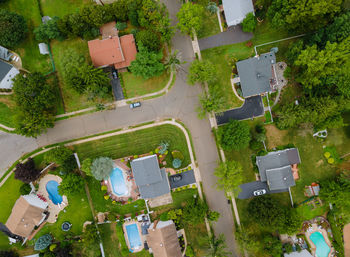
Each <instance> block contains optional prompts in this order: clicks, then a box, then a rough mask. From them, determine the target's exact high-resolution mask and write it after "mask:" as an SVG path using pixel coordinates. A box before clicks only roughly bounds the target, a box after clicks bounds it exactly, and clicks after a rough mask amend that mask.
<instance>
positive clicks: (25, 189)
mask: <svg viewBox="0 0 350 257" xmlns="http://www.w3.org/2000/svg"><path fill="white" fill-rule="evenodd" d="M31 191H32V187H31V186H30V185H29V184H23V185H21V187H20V188H19V192H20V193H21V195H27V194H29V193H30V192H31Z"/></svg>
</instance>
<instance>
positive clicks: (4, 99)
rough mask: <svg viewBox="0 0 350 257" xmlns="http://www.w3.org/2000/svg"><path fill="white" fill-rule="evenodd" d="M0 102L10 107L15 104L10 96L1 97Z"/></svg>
mask: <svg viewBox="0 0 350 257" xmlns="http://www.w3.org/2000/svg"><path fill="white" fill-rule="evenodd" d="M0 103H4V104H6V105H7V106H8V107H9V108H12V107H14V106H15V103H14V101H13V100H11V99H10V97H9V96H4V97H0Z"/></svg>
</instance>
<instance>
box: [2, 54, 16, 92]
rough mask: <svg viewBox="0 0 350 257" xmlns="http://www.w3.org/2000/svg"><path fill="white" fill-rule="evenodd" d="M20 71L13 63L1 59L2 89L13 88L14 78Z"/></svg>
mask: <svg viewBox="0 0 350 257" xmlns="http://www.w3.org/2000/svg"><path fill="white" fill-rule="evenodd" d="M18 73H19V70H17V69H16V68H15V67H13V66H12V65H11V64H9V63H7V62H4V61H2V60H0V89H1V88H3V89H11V88H12V86H13V82H12V79H13V78H14V77H15V76H16V75H17V74H18Z"/></svg>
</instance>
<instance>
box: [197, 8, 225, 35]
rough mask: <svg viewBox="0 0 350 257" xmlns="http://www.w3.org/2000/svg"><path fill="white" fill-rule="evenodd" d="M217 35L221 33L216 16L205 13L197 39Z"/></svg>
mask: <svg viewBox="0 0 350 257" xmlns="http://www.w3.org/2000/svg"><path fill="white" fill-rule="evenodd" d="M219 33H221V31H220V25H219V21H218V16H217V15H216V13H215V14H211V13H210V12H208V11H206V12H205V18H204V21H203V24H202V28H201V30H199V31H198V33H197V37H198V38H204V37H210V36H213V35H216V34H219Z"/></svg>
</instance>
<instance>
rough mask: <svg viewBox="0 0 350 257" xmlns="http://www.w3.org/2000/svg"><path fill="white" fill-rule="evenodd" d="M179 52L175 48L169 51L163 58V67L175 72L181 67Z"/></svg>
mask: <svg viewBox="0 0 350 257" xmlns="http://www.w3.org/2000/svg"><path fill="white" fill-rule="evenodd" d="M181 59H182V58H181V53H180V52H179V50H175V51H173V52H171V53H170V54H169V55H168V56H167V57H166V59H165V64H164V65H165V69H166V70H167V71H168V72H177V71H178V70H180V69H182V66H181V65H182V64H183V63H184V62H182V60H181Z"/></svg>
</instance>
